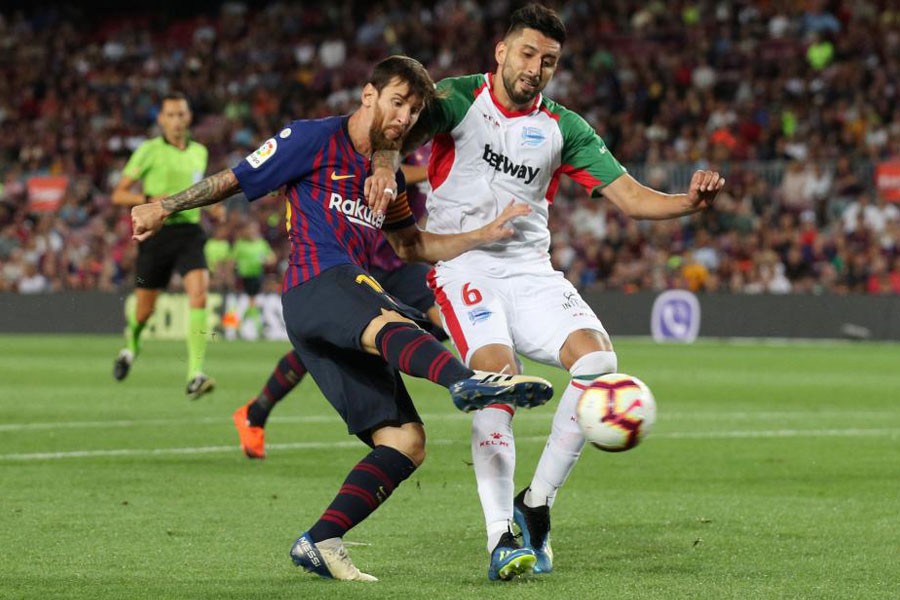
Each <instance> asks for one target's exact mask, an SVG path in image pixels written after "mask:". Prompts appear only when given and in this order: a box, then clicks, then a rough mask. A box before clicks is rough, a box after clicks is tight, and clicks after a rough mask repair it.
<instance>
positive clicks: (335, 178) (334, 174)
mask: <svg viewBox="0 0 900 600" xmlns="http://www.w3.org/2000/svg"><path fill="white" fill-rule="evenodd" d="M351 177H356V175H338V174H337V173H335V172H334V171H332V172H331V180H332V181H340V180H341V179H350V178H351Z"/></svg>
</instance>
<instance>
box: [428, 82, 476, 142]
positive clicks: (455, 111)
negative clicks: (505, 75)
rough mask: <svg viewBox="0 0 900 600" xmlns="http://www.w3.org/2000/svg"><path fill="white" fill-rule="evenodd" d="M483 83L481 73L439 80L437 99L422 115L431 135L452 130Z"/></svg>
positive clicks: (461, 118) (473, 100)
mask: <svg viewBox="0 0 900 600" xmlns="http://www.w3.org/2000/svg"><path fill="white" fill-rule="evenodd" d="M485 85H486V82H485V80H484V75H481V74H479V75H466V76H463V77H450V78H447V79H443V80H441V81H440V82H439V83H438V84H437V89H438V99H437V101H436V102H434V103H433V104H432V105H431V106H430V107H429V108H428V111H427V112H426V114H425V115H424V118H425V119H426V120H427V122H428V123H429V125H430V128H431V135H435V134H438V133H446V132H449V131H453V129H454V128H455V127H456V126H457V125H459V124H460V122H462V120H463V118H465V116H466V113H467V112H468V111H469V108H470V107H471V106H472V103H473V102H475V96H476V93H477V92H478V90H479V89H481V87H483V86H485Z"/></svg>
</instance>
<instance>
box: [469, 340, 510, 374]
mask: <svg viewBox="0 0 900 600" xmlns="http://www.w3.org/2000/svg"><path fill="white" fill-rule="evenodd" d="M469 366H470V367H471V368H472V369H478V370H479V371H492V372H494V373H506V374H509V375H518V374H519V373H520V372H521V366H520V364H519V361H518V360H516V355H515V354H514V353H513V351H512V348H510V347H509V346H505V345H503V344H488V345H487V346H482V347H481V348H478V349H477V350H475V352H473V353H472V357H471V358H470V359H469Z"/></svg>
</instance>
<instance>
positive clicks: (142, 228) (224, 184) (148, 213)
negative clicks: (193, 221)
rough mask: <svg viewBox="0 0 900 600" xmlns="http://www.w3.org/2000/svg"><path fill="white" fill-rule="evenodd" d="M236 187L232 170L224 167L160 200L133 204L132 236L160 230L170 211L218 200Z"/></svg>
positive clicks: (140, 240) (144, 237)
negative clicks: (181, 190)
mask: <svg viewBox="0 0 900 600" xmlns="http://www.w3.org/2000/svg"><path fill="white" fill-rule="evenodd" d="M239 189H240V185H238V180H237V177H235V175H234V172H233V171H232V170H231V169H225V170H224V171H220V172H218V173H216V174H215V175H210V176H209V177H207V178H206V179H203V180H202V181H200V182H199V183H196V184H194V185H192V186H191V187H189V188H188V189H186V190H184V191H183V192H178V193H177V194H172V195H171V196H169V197H167V198H163V199H162V200H160V201H159V202H150V203H148V204H140V205H138V206H135V207H134V208H132V209H131V229H132V236H131V237H132V239H135V240H137V241H139V242H142V241H144V240H146V239H147V238H149V237H150V236H151V235H153V234H154V233H156V232H157V231H159V230H160V228H161V227H162V226H163V222H164V221H165V220H166V217H168V216H169V215H171V214H172V213H175V212H180V211H182V210H188V209H190V208H199V207H201V206H207V205H209V204H215V203H216V202H221V201H222V200H224V199H225V198H228V197H229V196H231V195H232V194H234V193H235V192H237V191H238V190H239Z"/></svg>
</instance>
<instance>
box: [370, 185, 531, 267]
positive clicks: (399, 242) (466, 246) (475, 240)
mask: <svg viewBox="0 0 900 600" xmlns="http://www.w3.org/2000/svg"><path fill="white" fill-rule="evenodd" d="M530 212H531V207H530V206H528V205H527V204H521V203H519V204H517V203H516V202H515V200H513V201H512V202H510V203H509V205H508V206H507V207H506V208H504V209H503V212H501V213H500V215H499V216H498V217H497V218H496V219H494V220H493V221H491V222H490V223H488V224H487V225H485V226H483V227H479V228H478V229H473V230H472V231H467V232H465V233H452V234H439V233H429V232H427V231H422V230H421V229H419V228H418V227H417V226H415V225H410V226H409V227H404V228H403V229H399V230H395V231H390V230H384V234H385V236H386V237H387V239H388V242H390V244H391V246H392V247H393V248H394V252H396V253H397V256H399V257H400V258H401V259H403V260H404V261H407V262H430V263H435V262H438V261H439V260H450V259H452V258H456V257H457V256H459V255H460V254H462V253H463V252H467V251H469V250H472V249H473V248H477V247H478V246H484V245H486V244H491V243H493V242H498V241H500V240H504V239H506V238H508V237H512V236H513V235H515V233H516V231H515V228H514V227H513V226H512V224H510V221H511V220H512V219H515V218H516V217H521V216H524V215H527V214H529V213H530Z"/></svg>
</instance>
